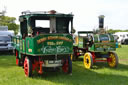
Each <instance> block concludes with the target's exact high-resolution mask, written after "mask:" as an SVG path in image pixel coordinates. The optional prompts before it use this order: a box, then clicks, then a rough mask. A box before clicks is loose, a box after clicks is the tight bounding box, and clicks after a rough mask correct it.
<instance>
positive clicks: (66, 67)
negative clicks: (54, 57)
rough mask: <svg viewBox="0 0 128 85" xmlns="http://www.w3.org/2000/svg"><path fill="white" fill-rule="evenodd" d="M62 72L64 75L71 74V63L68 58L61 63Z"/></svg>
mask: <svg viewBox="0 0 128 85" xmlns="http://www.w3.org/2000/svg"><path fill="white" fill-rule="evenodd" d="M62 70H63V71H64V72H65V73H69V74H70V73H72V61H71V58H70V57H68V59H65V60H64V63H63V66H62Z"/></svg>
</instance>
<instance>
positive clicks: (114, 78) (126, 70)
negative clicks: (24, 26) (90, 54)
mask: <svg viewBox="0 0 128 85" xmlns="http://www.w3.org/2000/svg"><path fill="white" fill-rule="evenodd" d="M116 53H117V54H118V56H119V65H118V67H117V68H110V67H109V66H108V65H107V63H96V64H95V65H94V68H93V69H90V70H86V69H85V68H84V66H83V62H82V61H76V62H73V75H72V76H71V75H67V74H65V73H63V72H62V71H58V72H47V73H44V74H43V75H35V76H34V77H33V78H27V77H25V75H24V70H23V69H22V68H21V67H18V66H16V65H15V56H13V55H0V85H128V45H127V46H122V48H118V49H117V51H116Z"/></svg>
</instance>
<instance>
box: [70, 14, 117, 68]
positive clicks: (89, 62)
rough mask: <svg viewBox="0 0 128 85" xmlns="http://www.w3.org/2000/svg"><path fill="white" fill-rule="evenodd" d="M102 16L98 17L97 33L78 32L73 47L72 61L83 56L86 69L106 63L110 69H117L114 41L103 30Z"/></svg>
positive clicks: (111, 36) (112, 37)
mask: <svg viewBox="0 0 128 85" xmlns="http://www.w3.org/2000/svg"><path fill="white" fill-rule="evenodd" d="M103 25H104V16H103V15H101V16H99V32H98V33H95V32H93V31H79V32H78V36H76V38H75V42H76V43H75V44H74V46H73V50H74V54H73V55H72V59H73V60H77V59H78V57H79V56H83V57H84V58H83V63H84V66H85V68H86V69H90V68H92V66H93V64H94V63H96V62H108V65H109V66H110V67H117V65H118V56H117V54H116V53H115V52H113V51H115V50H116V40H115V38H114V36H113V35H111V34H108V33H106V32H105V30H104V27H103Z"/></svg>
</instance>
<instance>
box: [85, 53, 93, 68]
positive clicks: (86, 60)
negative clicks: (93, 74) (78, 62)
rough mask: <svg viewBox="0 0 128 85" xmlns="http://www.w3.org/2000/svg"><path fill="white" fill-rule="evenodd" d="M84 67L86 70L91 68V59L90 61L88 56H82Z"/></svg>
mask: <svg viewBox="0 0 128 85" xmlns="http://www.w3.org/2000/svg"><path fill="white" fill-rule="evenodd" d="M84 66H85V68H87V69H90V67H91V59H90V55H89V54H85V56H84Z"/></svg>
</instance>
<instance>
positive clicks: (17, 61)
mask: <svg viewBox="0 0 128 85" xmlns="http://www.w3.org/2000/svg"><path fill="white" fill-rule="evenodd" d="M16 65H17V66H20V59H19V53H18V51H17V50H16Z"/></svg>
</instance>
